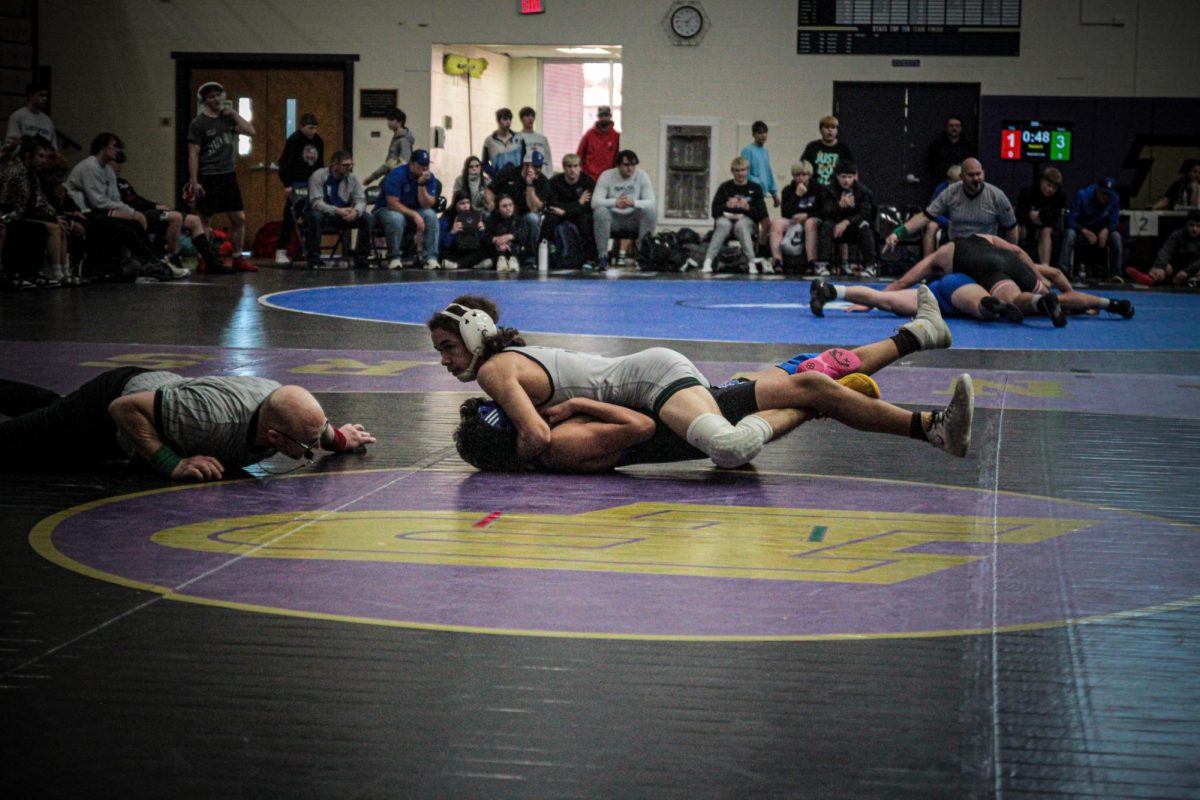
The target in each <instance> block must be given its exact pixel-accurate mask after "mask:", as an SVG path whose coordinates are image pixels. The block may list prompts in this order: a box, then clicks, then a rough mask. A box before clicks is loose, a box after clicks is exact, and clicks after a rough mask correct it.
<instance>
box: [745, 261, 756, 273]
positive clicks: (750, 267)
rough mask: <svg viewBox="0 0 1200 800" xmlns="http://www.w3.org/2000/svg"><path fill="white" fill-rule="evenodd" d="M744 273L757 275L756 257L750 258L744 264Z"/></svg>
mask: <svg viewBox="0 0 1200 800" xmlns="http://www.w3.org/2000/svg"><path fill="white" fill-rule="evenodd" d="M746 274H748V275H757V274H758V259H756V258H752V259H750V261H749V263H748V264H746Z"/></svg>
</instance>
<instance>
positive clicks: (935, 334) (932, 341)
mask: <svg viewBox="0 0 1200 800" xmlns="http://www.w3.org/2000/svg"><path fill="white" fill-rule="evenodd" d="M900 328H901V329H902V330H906V331H908V332H909V333H911V334H912V335H913V336H915V337H917V341H918V342H919V343H920V345H921V349H922V350H941V349H943V348H946V347H949V346H950V343H951V342H952V341H953V340H954V337H952V336H951V335H950V328H949V326H947V325H946V321H945V320H944V319H942V312H941V310H940V309H939V308H938V302H937V298H936V297H934V296H933V292H931V291H929V287H928V286H926V285H925V284H923V283H922V284H919V285H918V286H917V316H916V318H915V319H913V321H912V322H906V323H905V324H903V325H901V326H900Z"/></svg>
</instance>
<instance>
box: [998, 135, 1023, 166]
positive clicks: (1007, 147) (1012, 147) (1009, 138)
mask: <svg viewBox="0 0 1200 800" xmlns="http://www.w3.org/2000/svg"><path fill="white" fill-rule="evenodd" d="M1000 158H1001V160H1003V161H1020V160H1021V131H1017V130H1007V131H1003V132H1002V133H1001V134H1000Z"/></svg>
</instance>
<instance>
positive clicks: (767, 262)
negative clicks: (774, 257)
mask: <svg viewBox="0 0 1200 800" xmlns="http://www.w3.org/2000/svg"><path fill="white" fill-rule="evenodd" d="M758 266H759V269H761V270H762V274H763V275H774V274H775V265H774V264H772V263H771V259H769V258H760V259H759V260H758Z"/></svg>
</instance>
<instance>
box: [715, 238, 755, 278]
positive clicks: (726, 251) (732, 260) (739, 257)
mask: <svg viewBox="0 0 1200 800" xmlns="http://www.w3.org/2000/svg"><path fill="white" fill-rule="evenodd" d="M713 271H715V272H749V271H750V259H748V258H746V253H745V251H743V250H742V246H741V245H740V244H738V243H737V242H727V243H726V244H725V245H724V246H723V247H722V248H721V252H719V253H718V254H717V263H715V264H713Z"/></svg>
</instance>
